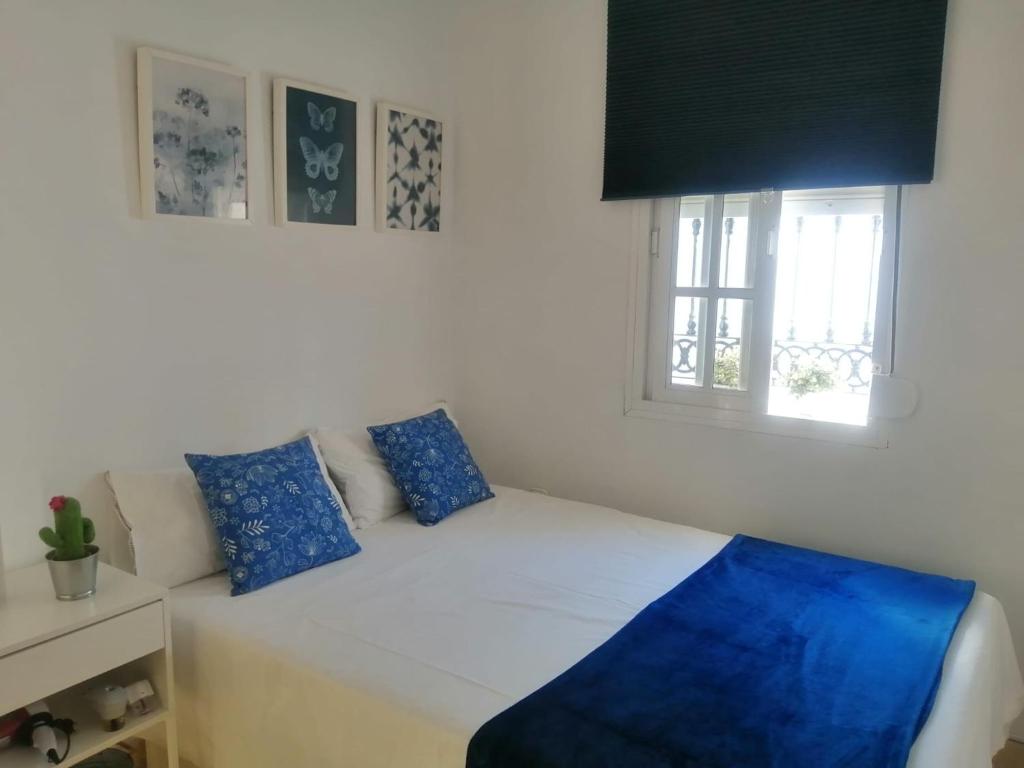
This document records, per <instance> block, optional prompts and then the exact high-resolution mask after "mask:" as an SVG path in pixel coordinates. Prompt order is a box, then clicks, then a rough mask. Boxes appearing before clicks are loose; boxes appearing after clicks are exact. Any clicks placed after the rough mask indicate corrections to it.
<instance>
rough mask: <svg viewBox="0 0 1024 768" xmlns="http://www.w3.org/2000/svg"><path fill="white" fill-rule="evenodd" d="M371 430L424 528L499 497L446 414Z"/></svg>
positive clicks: (371, 435) (430, 414)
mask: <svg viewBox="0 0 1024 768" xmlns="http://www.w3.org/2000/svg"><path fill="white" fill-rule="evenodd" d="M366 431H367V432H369V433H370V437H371V438H373V443H374V445H376V446H377V451H378V452H379V453H380V455H381V458H383V459H384V463H385V464H387V466H388V471H390V472H391V476H392V477H393V478H394V480H395V485H397V486H398V490H399V491H401V492H402V498H404V499H405V503H406V504H408V505H409V507H411V508H412V511H413V512H415V513H416V519H417V520H418V521H419V522H420V523H421V524H423V525H434V524H435V523H439V522H441V521H442V520H444V519H445V518H446V517H448V515H450V514H451V513H452V512H454V511H456V510H457V509H462V508H463V507H468V506H469V505H470V504H476V503H477V502H478V501H484V500H485V499H491V498H494V494H493V493H491V487H490V486H489V485H487V481H486V480H484V476H483V475H482V474H480V468H479V467H477V465H476V462H475V461H473V457H472V456H471V455H470V453H469V448H467V447H466V443H465V441H464V440H463V439H462V435H460V434H459V430H458V429H457V428H456V426H455V425H454V424H452V422H451V419H449V418H448V416H447V415H446V414H445V412H444V411H443V410H442V409H440V408H439V409H437V410H436V411H433V412H431V413H428V414H426V415H424V416H417V417H416V418H415V419H408V420H407V421H399V422H397V423H395V424H382V425H380V426H377V427H367V428H366Z"/></svg>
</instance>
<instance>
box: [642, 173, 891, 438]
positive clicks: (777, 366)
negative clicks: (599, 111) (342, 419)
mask: <svg viewBox="0 0 1024 768" xmlns="http://www.w3.org/2000/svg"><path fill="white" fill-rule="evenodd" d="M645 208H646V206H645ZM649 215H650V227H649V228H648V227H643V228H642V229H643V230H644V234H645V246H646V247H644V248H643V251H644V252H645V253H646V256H643V257H642V258H640V259H639V260H638V264H637V267H638V270H637V280H636V287H637V292H636V296H635V302H634V305H635V308H636V312H635V313H634V321H635V322H634V325H635V329H634V333H633V334H632V339H633V354H632V355H631V365H632V371H631V388H630V389H631V391H630V392H629V393H628V395H627V396H628V397H629V398H630V402H628V403H627V411H628V412H631V413H633V412H636V413H637V415H669V416H672V417H683V418H688V419H695V420H698V421H705V422H711V423H723V424H726V425H727V426H738V427H744V428H752V429H756V430H759V431H772V432H783V433H786V434H794V435H809V436H825V437H830V436H833V435H839V436H840V438H842V439H852V441H854V442H873V441H874V437H873V434H872V430H870V429H868V428H869V427H870V426H871V419H870V416H869V409H868V405H869V395H870V391H871V382H872V376H873V374H874V373H888V372H889V365H890V360H889V358H890V355H891V319H892V309H893V304H892V301H893V298H892V297H893V271H894V252H895V244H896V231H897V225H898V188H896V187H856V188H841V189H827V190H808V191H786V192H774V193H754V194H729V195H709V196H697V197H683V198H669V199H662V200H658V201H656V202H654V203H653V207H652V208H651V209H650V214H649ZM647 235H649V238H650V239H649V240H647V239H646V236H647Z"/></svg>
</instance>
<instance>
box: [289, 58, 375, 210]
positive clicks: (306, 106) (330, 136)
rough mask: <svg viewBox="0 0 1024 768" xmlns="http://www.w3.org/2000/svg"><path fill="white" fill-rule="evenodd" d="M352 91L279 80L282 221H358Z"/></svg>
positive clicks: (355, 107)
mask: <svg viewBox="0 0 1024 768" xmlns="http://www.w3.org/2000/svg"><path fill="white" fill-rule="evenodd" d="M357 109H358V102H357V100H356V99H355V98H353V97H352V96H349V95H348V94H345V93H343V92H341V91H334V90H330V89H327V88H323V87H321V86H318V85H312V84H310V83H301V82H297V81H295V80H285V79H282V78H278V79H275V80H274V202H275V210H276V217H277V223H278V225H279V226H287V225H289V224H294V223H303V224H336V225H344V226H355V224H356V196H357V185H356V166H357V159H358V153H357V151H356V128H357V121H356V113H357Z"/></svg>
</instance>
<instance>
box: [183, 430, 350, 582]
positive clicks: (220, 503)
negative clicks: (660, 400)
mask: <svg viewBox="0 0 1024 768" xmlns="http://www.w3.org/2000/svg"><path fill="white" fill-rule="evenodd" d="M185 461H186V462H187V463H188V465H189V467H190V468H191V469H192V472H193V473H194V474H195V476H196V482H197V483H198V484H199V488H200V490H201V491H202V492H203V499H204V500H205V501H206V507H207V510H208V511H209V513H210V519H211V520H212V521H213V525H214V527H215V528H216V529H217V535H218V538H219V539H220V546H221V549H222V551H223V552H224V561H225V562H226V563H227V568H228V576H229V577H230V578H231V594H232V595H242V594H245V593H246V592H252V591H253V590H256V589H260V588H261V587H265V586H266V585H268V584H271V583H273V582H275V581H278V580H279V579H283V578H285V577H286V576H292V575H294V574H296V573H299V572H301V571H306V570H309V569H310V568H316V567H317V566H320V565H324V564H325V563H329V562H332V561H334V560H340V559H341V558H343V557H349V556H351V555H354V554H356V553H357V552H359V549H360V547H359V544H358V543H356V540H355V539H354V538H353V537H352V534H351V532H350V531H349V528H348V525H346V523H345V519H344V518H345V517H346V515H345V514H344V506H343V505H342V502H341V500H340V498H339V497H338V495H337V493H336V492H334V491H333V489H332V487H331V485H330V482H331V481H330V480H329V479H328V478H327V477H326V473H325V471H324V469H323V467H322V464H321V462H320V461H319V458H318V455H317V453H316V449H315V448H314V446H313V443H312V441H311V439H310V438H309V437H308V436H307V437H304V438H302V439H301V440H296V441H295V442H292V443H287V444H285V445H279V446H277V447H276V448H268V449H267V450H264V451H256V452H255V453H236V454H232V455H229V456H209V455H204V454H185Z"/></svg>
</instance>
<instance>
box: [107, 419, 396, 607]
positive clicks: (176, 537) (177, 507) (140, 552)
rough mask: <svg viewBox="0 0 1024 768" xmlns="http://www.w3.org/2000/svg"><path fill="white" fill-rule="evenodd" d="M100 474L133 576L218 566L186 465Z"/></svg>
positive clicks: (183, 573) (170, 579)
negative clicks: (125, 542)
mask: <svg viewBox="0 0 1024 768" xmlns="http://www.w3.org/2000/svg"><path fill="white" fill-rule="evenodd" d="M310 443H311V444H312V445H313V450H314V452H315V453H316V459H317V463H319V465H320V473H321V474H322V475H323V477H324V482H326V483H327V487H328V488H329V489H330V491H331V493H332V494H333V495H334V497H335V498H336V499H337V500H338V506H339V507H340V508H341V517H342V519H343V520H344V521H345V525H347V526H348V528H349V530H350V531H354V530H355V523H354V522H353V520H352V517H351V515H349V513H348V510H346V509H345V505H344V504H343V503H342V500H341V494H339V493H338V489H337V488H335V487H334V483H333V482H331V478H330V475H329V474H328V472H327V466H326V465H325V464H324V459H323V456H322V455H321V454H320V451H319V449H318V448H317V445H316V440H313V439H311V440H310ZM106 478H107V484H108V485H109V486H110V490H111V491H113V492H114V505H115V508H116V510H117V513H118V515H120V517H121V520H122V521H123V522H124V524H125V526H126V527H127V528H128V542H129V546H130V547H131V550H132V557H133V558H134V559H135V573H136V574H137V575H139V576H141V577H142V578H144V579H147V580H148V581H152V582H154V583H156V584H161V585H163V586H165V587H168V588H170V587H176V586H178V585H179V584H186V583H188V582H190V581H195V580H196V579H201V578H203V577H204V576H209V575H210V574H212V573H218V572H220V571H223V570H224V568H225V565H224V556H223V555H222V553H221V546H220V541H219V540H218V537H217V530H216V529H215V528H214V526H213V522H212V521H211V520H210V513H209V512H208V511H207V509H206V501H205V500H204V499H203V493H202V491H200V490H199V485H198V484H197V483H196V478H195V475H193V474H192V472H191V471H190V470H188V469H168V470H163V471H158V472H107V474H106ZM396 492H397V491H396Z"/></svg>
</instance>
